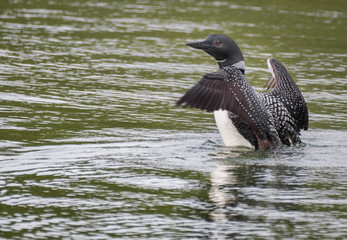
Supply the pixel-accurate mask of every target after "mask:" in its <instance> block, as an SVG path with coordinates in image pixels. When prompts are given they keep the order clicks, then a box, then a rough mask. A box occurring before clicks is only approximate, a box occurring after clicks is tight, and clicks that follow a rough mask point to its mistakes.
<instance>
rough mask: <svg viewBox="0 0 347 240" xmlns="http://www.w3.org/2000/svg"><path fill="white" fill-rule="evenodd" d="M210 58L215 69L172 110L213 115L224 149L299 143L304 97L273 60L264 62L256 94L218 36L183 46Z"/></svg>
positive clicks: (234, 53)
mask: <svg viewBox="0 0 347 240" xmlns="http://www.w3.org/2000/svg"><path fill="white" fill-rule="evenodd" d="M186 45H188V46H189V47H192V48H196V49H201V50H203V51H205V52H207V53H208V54H209V55H211V56H212V57H214V58H215V60H216V61H217V63H218V65H219V69H218V70H217V71H216V72H213V73H207V74H205V75H203V77H202V79H201V80H200V81H199V82H198V83H196V84H195V85H194V86H193V87H192V88H191V89H190V90H188V91H187V92H186V94H185V95H183V96H182V97H181V98H180V99H179V100H178V101H177V102H176V105H177V106H180V105H181V106H183V107H187V106H189V107H194V108H198V109H201V110H206V111H208V112H214V116H215V121H216V125H217V127H218V130H219V132H220V134H221V136H222V139H223V142H224V144H225V145H226V146H246V147H250V148H253V149H255V150H258V149H259V150H261V149H274V148H276V147H278V146H281V145H282V144H284V145H290V143H291V142H292V143H293V144H296V143H301V139H300V130H301V129H304V130H307V129H308V109H307V105H306V102H305V100H304V97H303V96H302V94H301V92H300V90H299V89H298V87H297V86H296V84H295V82H294V81H293V79H292V78H291V76H290V75H289V73H288V71H287V70H286V68H285V67H284V66H283V65H282V64H281V63H280V62H279V61H278V60H277V59H275V58H269V59H268V60H267V63H268V68H269V70H270V73H271V76H270V79H269V80H268V82H267V83H266V84H265V87H266V88H267V89H268V90H270V92H269V93H261V92H256V91H255V90H254V89H253V88H252V87H251V85H250V84H249V83H248V81H247V79H246V77H245V70H246V65H245V61H244V57H243V55H242V52H241V50H240V48H239V47H238V45H237V44H236V42H235V41H234V40H233V39H231V38H230V37H228V36H226V35H224V34H212V35H209V36H208V37H207V38H206V39H205V40H203V41H199V42H192V43H188V44H186Z"/></svg>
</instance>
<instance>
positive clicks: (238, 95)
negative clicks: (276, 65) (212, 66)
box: [176, 68, 278, 148]
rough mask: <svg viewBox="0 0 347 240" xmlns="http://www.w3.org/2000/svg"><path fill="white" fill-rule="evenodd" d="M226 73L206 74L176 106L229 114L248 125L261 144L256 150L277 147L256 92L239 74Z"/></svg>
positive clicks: (232, 70)
mask: <svg viewBox="0 0 347 240" xmlns="http://www.w3.org/2000/svg"><path fill="white" fill-rule="evenodd" d="M229 70H230V71H229V72H223V71H221V70H218V72H215V73H209V74H205V75H204V76H203V78H202V79H201V80H200V81H199V82H198V83H196V84H195V85H194V86H193V87H192V88H191V89H190V90H188V91H187V93H186V94H185V95H184V96H183V97H181V99H180V100H178V101H177V103H176V105H182V106H183V107H187V106H189V107H194V108H198V109H202V110H206V111H209V112H212V111H215V110H220V109H222V110H227V111H229V112H232V113H233V114H235V115H237V116H239V117H240V118H241V119H242V120H243V121H244V122H245V123H246V124H247V125H249V127H250V128H251V130H252V131H253V132H254V133H255V134H256V136H257V138H258V141H259V140H261V142H259V147H261V146H262V144H265V148H266V147H267V148H273V147H275V146H277V145H278V136H277V134H276V132H275V130H274V129H272V128H271V126H272V123H271V120H270V118H269V115H268V113H267V111H266V109H265V107H264V106H263V104H262V103H261V100H260V99H259V97H258V96H257V94H256V92H255V91H254V90H253V88H252V87H251V86H250V85H249V83H248V81H247V80H246V78H245V77H244V75H243V74H242V73H241V72H240V71H239V70H237V69H234V68H232V69H229ZM267 145H270V146H267Z"/></svg>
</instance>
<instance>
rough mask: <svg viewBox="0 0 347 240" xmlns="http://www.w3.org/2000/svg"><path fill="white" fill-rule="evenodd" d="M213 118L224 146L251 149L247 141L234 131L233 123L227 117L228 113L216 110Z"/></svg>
mask: <svg viewBox="0 0 347 240" xmlns="http://www.w3.org/2000/svg"><path fill="white" fill-rule="evenodd" d="M214 118H215V120H216V124H217V127H218V130H219V133H220V134H221V135H222V139H223V142H224V144H225V146H228V147H235V146H245V147H250V148H252V145H251V143H250V142H249V141H247V140H246V139H245V138H244V137H243V136H242V135H241V134H240V133H239V132H238V131H237V129H236V127H235V126H234V124H233V122H232V121H231V119H230V118H229V116H228V111H225V110H218V111H214Z"/></svg>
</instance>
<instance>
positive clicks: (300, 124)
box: [264, 58, 308, 130]
mask: <svg viewBox="0 0 347 240" xmlns="http://www.w3.org/2000/svg"><path fill="white" fill-rule="evenodd" d="M268 61H269V62H268V64H269V68H270V64H271V67H272V71H273V72H274V76H272V75H271V76H270V78H269V80H268V81H267V83H266V84H265V86H264V87H265V88H267V89H268V90H270V89H271V91H270V92H269V94H270V95H273V96H276V97H278V98H279V99H280V100H281V102H282V103H283V104H284V106H285V107H286V108H287V110H288V112H289V113H290V115H291V116H292V117H293V119H294V121H295V124H296V126H297V128H298V129H304V130H307V129H308V109H307V105H306V102H305V99H304V97H303V96H302V94H301V92H300V90H299V88H298V87H297V86H296V84H295V82H294V80H293V79H292V77H291V76H290V75H289V73H288V71H287V69H286V68H285V67H284V66H283V64H281V63H280V62H279V61H278V60H276V59H274V58H270V59H269V60H268ZM270 70H271V69H270Z"/></svg>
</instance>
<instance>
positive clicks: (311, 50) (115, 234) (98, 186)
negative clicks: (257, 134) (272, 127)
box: [0, 0, 347, 239]
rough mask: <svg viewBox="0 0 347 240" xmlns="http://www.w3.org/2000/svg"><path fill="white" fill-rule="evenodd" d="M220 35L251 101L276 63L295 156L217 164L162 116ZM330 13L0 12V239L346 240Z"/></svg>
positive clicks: (203, 133) (184, 129)
mask: <svg viewBox="0 0 347 240" xmlns="http://www.w3.org/2000/svg"><path fill="white" fill-rule="evenodd" d="M210 33H225V34H228V35H229V36H231V37H233V38H234V39H235V40H236V41H237V42H238V44H239V46H240V47H241V48H242V50H243V52H244V55H245V58H246V65H247V78H248V80H249V81H250V83H251V84H252V85H253V86H254V87H255V88H256V89H257V90H258V91H262V86H263V85H264V83H265V81H266V80H267V78H268V76H269V73H268V72H267V65H266V59H267V58H268V57H270V56H273V57H276V58H277V59H279V60H280V61H281V62H282V63H283V64H284V65H285V66H286V67H287V69H288V70H289V72H290V73H291V75H292V76H293V77H294V79H295V80H296V82H297V84H298V86H299V88H300V89H301V90H302V92H303V95H304V97H305V98H306V100H307V102H308V105H309V110H310V130H309V131H307V132H303V133H302V139H303V141H304V142H305V143H304V144H302V145H301V146H296V147H289V148H288V147H284V148H281V149H278V150H274V151H265V152H261V151H260V152H253V151H249V150H246V149H230V148H226V147H223V146H222V141H221V138H220V136H219V133H218V132H217V129H216V126H215V124H214V119H213V116H212V115H211V114H210V113H205V112H201V111H198V110H194V109H181V108H177V107H175V106H174V103H175V101H176V100H177V99H178V98H179V97H180V96H181V95H182V94H183V93H184V92H185V91H186V90H187V89H188V88H189V87H190V86H191V85H192V84H193V83H195V82H196V81H197V80H198V79H199V78H200V76H201V75H202V74H204V73H206V72H209V71H214V70H215V69H216V64H215V62H214V61H213V60H212V59H211V58H210V57H209V56H208V55H207V54H204V53H202V52H199V51H197V50H196V51H194V50H193V49H190V48H188V47H186V46H185V45H184V43H187V42H189V41H193V40H198V39H203V38H205V37H206V36H207V35H208V34H210ZM346 37H347V4H346V3H345V2H344V1H339V0H332V1H323V0H319V1H296V0H295V1H282V2H281V3H279V2H278V1H265V2H259V1H247V2H244V1H233V2H224V1H215V2H213V1H194V0H192V1H179V2H178V1H149V0H148V1H146V0H143V1H93V0H91V1H81V0H80V1H75V0H70V1H54V0H51V1H39V0H38V1H34V0H33V1H24V0H23V1H20V0H18V1H7V0H5V1H1V3H0V102H1V105H0V238H3V239H117V238H119V239H233V238H234V239H346V238H347V230H346V226H347V157H346V156H347V142H346V139H347V123H346V121H347V87H346V84H347V80H346V75H347V74H346V67H347V51H346V47H347V45H346Z"/></svg>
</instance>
